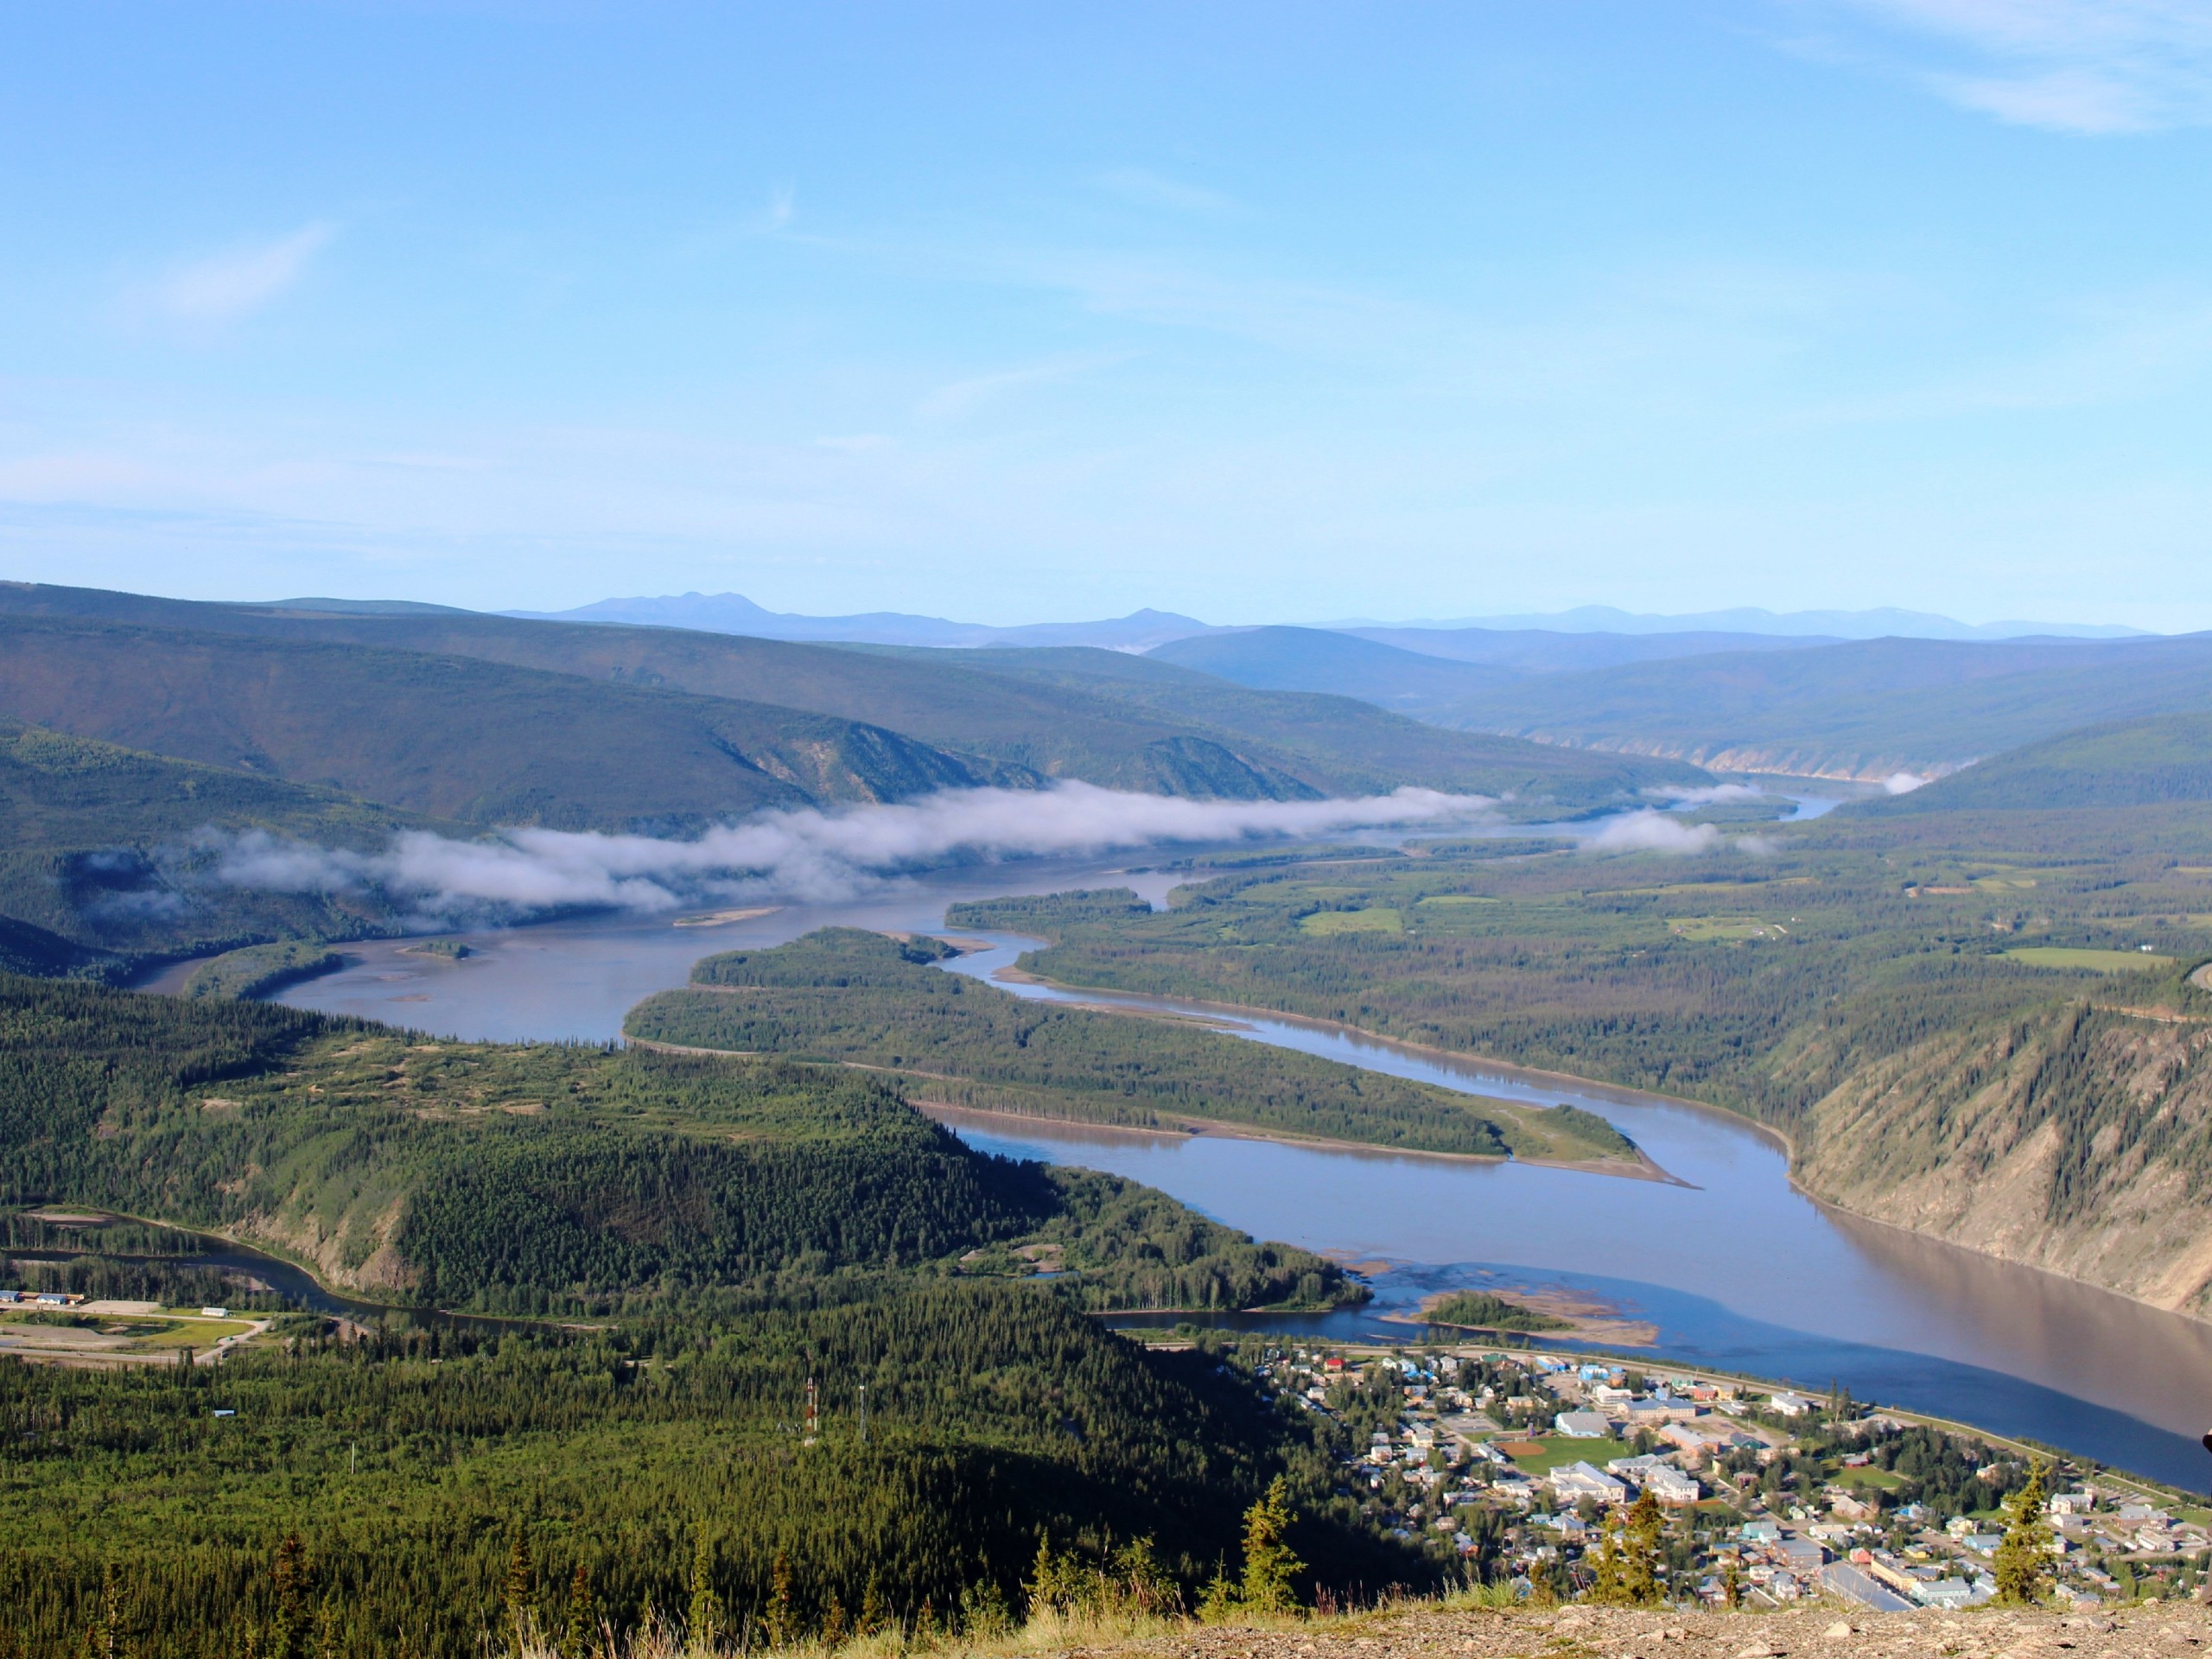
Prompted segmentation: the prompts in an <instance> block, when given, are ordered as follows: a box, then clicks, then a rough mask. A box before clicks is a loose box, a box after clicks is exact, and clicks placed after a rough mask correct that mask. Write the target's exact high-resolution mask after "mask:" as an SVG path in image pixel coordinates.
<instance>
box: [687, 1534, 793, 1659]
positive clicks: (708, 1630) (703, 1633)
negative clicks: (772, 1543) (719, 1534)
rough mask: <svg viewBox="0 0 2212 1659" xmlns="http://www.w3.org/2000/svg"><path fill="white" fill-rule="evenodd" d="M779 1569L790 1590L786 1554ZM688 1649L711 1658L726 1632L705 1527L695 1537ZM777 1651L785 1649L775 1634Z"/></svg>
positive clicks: (778, 1555) (779, 1560)
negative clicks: (716, 1645) (723, 1628)
mask: <svg viewBox="0 0 2212 1659" xmlns="http://www.w3.org/2000/svg"><path fill="white" fill-rule="evenodd" d="M776 1562H777V1566H778V1567H779V1569H780V1570H781V1571H782V1572H783V1573H784V1574H785V1581H786V1586H787V1587H788V1580H789V1575H790V1571H791V1569H790V1568H789V1567H787V1566H785V1564H784V1552H783V1551H781V1550H780V1549H779V1550H778V1551H777V1552H776ZM774 1616H775V1615H774V1611H773V1608H772V1607H771V1610H770V1614H769V1617H770V1619H771V1621H772V1620H773V1618H774ZM683 1623H684V1641H685V1645H686V1646H687V1647H688V1648H689V1649H690V1650H691V1651H692V1652H694V1653H702V1654H709V1653H712V1652H713V1651H714V1650H715V1642H716V1641H717V1640H718V1639H720V1637H721V1629H722V1604H721V1597H719V1596H717V1595H716V1594H715V1547H714V1545H713V1544H712V1543H711V1542H709V1541H708V1538H707V1529H706V1528H705V1527H703V1526H702V1527H699V1528H697V1529H696V1530H694V1531H693V1533H692V1535H691V1610H690V1616H689V1617H688V1618H685V1620H684V1622H683ZM773 1628H774V1626H773V1624H771V1630H773ZM769 1639H770V1640H771V1641H772V1643H774V1645H776V1646H777V1647H781V1646H783V1643H782V1641H781V1640H780V1639H779V1638H777V1637H775V1636H773V1635H771V1637H770V1638H769Z"/></svg>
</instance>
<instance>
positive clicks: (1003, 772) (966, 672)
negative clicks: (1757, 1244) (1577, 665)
mask: <svg viewBox="0 0 2212 1659" xmlns="http://www.w3.org/2000/svg"><path fill="white" fill-rule="evenodd" d="M0 616H12V617H16V618H22V619H33V618H47V619H53V620H57V621H59V620H68V621H70V622H73V624H75V625H76V626H80V627H81V626H98V627H102V628H109V629H112V628H115V627H118V626H128V627H133V628H140V629H145V628H152V629H156V630H158V631H160V632H162V633H163V634H175V633H189V634H211V635H218V636H223V635H227V636H230V637H232V639H233V640H239V639H247V638H251V639H263V640H264V641H266V642H267V645H265V646H264V650H266V651H271V652H274V651H277V649H278V648H279V647H280V646H300V645H314V644H321V645H326V646H336V645H352V646H356V647H360V648H364V649H366V650H369V651H372V652H413V653H418V654H423V655H426V656H429V657H431V658H468V659H471V660H474V661H478V662H483V663H493V664H501V665H503V666H506V667H509V668H514V669H529V670H537V671H542V672H547V673H557V674H562V675H565V676H569V677H574V678H578V679H583V680H588V681H591V682H594V683H597V684H599V685H601V686H602V687H605V688H610V689H611V688H616V687H621V688H632V689H635V688H649V689H657V690H661V691H664V692H683V693H688V694H690V695H691V696H696V697H701V698H706V699H711V700H714V701H715V702H721V701H724V700H728V701H730V702H736V703H738V704H740V705H741V706H743V705H772V706H773V707H774V708H775V709H777V710H779V711H780V714H781V715H784V716H787V717H789V718H790V719H791V720H792V721H798V719H799V715H798V712H797V711H805V712H806V713H808V714H812V715H824V716H829V718H830V720H831V721H838V722H849V723H850V725H852V726H855V727H859V728H878V729H880V730H882V731H887V732H892V733H896V734H901V735H902V736H903V737H904V738H905V739H906V740H908V741H909V742H911V743H913V744H918V745H919V746H924V747H930V748H933V749H935V750H937V751H938V752H940V753H944V754H948V755H952V756H956V757H958V758H959V759H958V762H957V764H958V765H959V766H961V767H963V768H964V769H965V770H966V771H968V772H976V773H981V774H988V775H990V776H992V777H993V778H995V779H996V780H998V781H1004V782H1015V781H1020V779H1024V778H1028V779H1046V778H1076V779H1083V780H1084V781H1086V782H1090V783H1095V784H1099V785H1103V786H1106V787H1109V788H1116V789H1134V790H1144V791H1151V792H1154V793H1162V794H1172V795H1188V796H1193V797H1197V798H1229V799H1293V798H1310V797H1313V796H1319V795H1351V794H1363V793H1369V792H1373V791H1386V792H1387V791H1389V790H1392V789H1395V788H1398V787H1400V786H1401V785H1420V786H1422V787H1427V788H1432V789H1441V790H1452V791H1466V792H1474V793H1483V794H1501V793H1504V792H1507V791H1519V792H1521V793H1522V794H1529V793H1531V792H1535V793H1540V794H1542V795H1544V796H1545V797H1547V798H1551V799H1554V800H1556V801H1559V802H1560V803H1563V804H1567V805H1568V806H1570V807H1576V808H1582V807H1587V806H1590V805H1593V804H1599V803H1600V802H1602V801H1605V800H1609V799H1611V798H1614V797H1615V796H1616V795H1618V793H1619V792H1620V791H1621V790H1622V789H1623V788H1624V787H1625V788H1626V789H1628V790H1630V791H1633V790H1634V789H1636V788H1639V787H1642V786H1643V785H1647V784H1656V783H1664V782H1669V781H1678V780H1681V779H1693V778H1694V773H1692V772H1690V771H1689V770H1688V769H1686V768H1683V767H1681V766H1673V765H1669V764H1668V763H1665V762H1638V761H1624V760H1620V759H1619V758H1611V759H1600V758H1595V757H1586V756H1577V755H1573V754H1561V753H1557V752H1555V751H1550V752H1548V751H1547V750H1546V749H1544V748H1543V747H1541V746H1539V745H1534V744H1529V743H1524V742H1521V741H1515V740H1502V739H1498V738H1494V737H1488V736H1482V735H1478V734H1472V733H1459V732H1446V731H1442V730H1439V729H1437V728H1433V727H1427V726H1422V725H1421V724H1418V723H1416V722H1414V721H1409V720H1404V719H1401V718H1399V717H1397V716H1395V715H1389V714H1387V713H1384V712H1383V711H1381V710H1378V709H1375V708H1373V707H1370V706H1369V705H1367V704H1364V703H1360V702H1353V701H1351V699H1349V698H1322V697H1310V696H1287V695H1281V694H1275V693H1271V692H1264V691H1252V690H1247V689H1245V688H1243V687H1240V686H1236V685H1232V684H1230V683H1227V682H1225V681H1222V680H1217V679H1214V678H1211V677H1208V676H1205V675H1203V674H1196V673H1191V672H1188V671H1180V672H1178V671H1173V670H1170V669H1168V668H1166V665H1164V664H1160V665H1156V666H1155V669H1154V673H1155V676H1163V675H1164V676H1172V677H1173V679H1174V680H1175V681H1176V685H1175V687H1174V688H1173V694H1172V695H1165V694H1160V693H1159V690H1158V688H1154V693H1153V694H1149V695H1147V696H1137V695H1135V688H1134V687H1133V686H1132V685H1131V684H1130V683H1128V682H1127V681H1126V680H1124V679H1122V677H1121V675H1120V674H1119V673H1118V672H1116V671H1115V670H1114V665H1115V664H1116V663H1117V661H1118V660H1121V659H1117V658H1116V653H1114V652H1103V651H1091V650H1077V651H1069V652H988V651H987V652H961V651H926V650H913V651H899V650H889V651H854V650H841V649H838V648H836V647H834V646H829V645H803V644H794V643H790V642H785V641H779V640H770V639H746V638H741V637H737V636H733V635H728V634H714V633H697V632H686V631H683V630H680V629H673V628H652V627H620V626H593V625H587V624H581V623H562V622H544V621H524V620H516V619H512V618H506V617H492V616H476V615H471V614H469V613H458V612H438V613H416V612H404V613H391V614H383V613H377V614H365V613H344V614H331V613H307V612H301V611H296V610H282V609H277V608H274V607H266V606H243V605H207V604H194V603H189V602H186V601H173V600H159V599H149V598H144V597H142V596H139V595H137V594H111V593H105V592H101V591H99V590H96V589H90V588H51V587H37V586H32V585H29V584H22V585H14V586H10V585H4V584H0ZM240 648H241V647H239V646H238V645H232V647H230V649H232V650H238V649H240ZM1031 657H1053V658H1077V659H1081V660H1083V661H1085V662H1087V663H1094V664H1095V663H1103V664H1106V665H1107V671H1105V672H1103V673H1098V672H1092V673H1085V674H1082V675H1077V676H1073V677H1070V676H1065V675H1063V676H1037V675H1029V674H1024V675H1022V676H1020V677H1018V679H1017V680H1016V682H1015V683H1011V684H1010V683H1008V676H1007V674H1005V673H1003V672H989V671H988V670H991V669H994V668H996V669H1004V668H1006V667H1007V663H1006V662H1005V661H1004V660H1002V659H1007V658H1031ZM979 670H984V671H986V672H979ZM319 671H320V670H318V672H319ZM494 683H500V682H494ZM530 695H531V696H541V697H542V696H546V695H549V694H547V693H546V692H544V691H543V688H537V689H535V690H532V691H531V693H530ZM576 706H577V707H579V708H582V709H588V710H592V711H598V710H599V709H601V705H600V704H599V703H597V702H592V701H589V700H586V701H584V702H581V703H579V704H577V705H576ZM624 706H626V705H617V707H624ZM0 712H16V713H22V714H23V717H25V718H29V719H33V720H38V719H41V715H38V714H35V713H26V712H24V711H23V710H20V709H15V708H14V706H13V705H12V704H11V703H9V702H4V701H0ZM615 717H616V716H615V715H613V714H612V713H598V712H594V715H593V718H594V721H599V722H601V723H604V722H606V721H612V720H613V719H614V718H615ZM628 717H630V718H635V717H636V716H635V715H634V714H632V715H629V716H628ZM693 717H694V718H701V719H703V718H705V716H703V715H696V712H695V715H694V716H693ZM745 718H746V719H747V721H751V722H753V723H752V724H749V725H745V726H743V727H741V728H739V731H738V733H736V734H733V740H732V741H735V742H737V744H738V746H739V747H740V748H741V750H743V751H744V752H745V753H747V755H752V756H753V758H754V759H755V760H759V761H760V764H761V765H763V766H764V767H765V768H766V770H767V771H769V772H772V773H773V774H774V775H775V776H777V777H779V778H782V779H785V781H788V782H791V783H793V784H795V785H798V787H800V788H802V789H805V790H808V791H812V792H814V793H815V794H817V796H818V797H820V798H829V799H847V798H854V796H855V792H856V791H855V788H851V787H838V786H833V782H832V779H833V774H834V768H833V769H832V772H825V773H824V774H823V779H824V781H823V785H822V786H821V787H819V788H817V785H816V783H815V782H814V781H813V779H811V778H810V775H809V773H808V772H807V766H806V765H805V764H804V762H802V760H800V759H799V758H798V756H797V755H796V754H795V753H793V752H792V749H791V745H789V744H785V745H782V746H780V747H773V748H772V753H773V755H774V757H775V758H774V759H773V760H760V756H758V755H755V754H754V749H755V748H756V747H761V746H767V745H770V744H771V739H770V737H769V736H767V735H765V734H764V728H763V727H762V725H761V724H760V722H762V721H766V719H767V716H766V715H763V714H762V713H761V712H760V709H758V708H753V709H750V710H749V712H748V713H747V715H746V716H745ZM821 726H822V722H820V721H817V722H815V723H814V725H812V726H807V725H804V724H801V725H793V726H791V727H789V728H788V729H789V730H790V731H791V732H795V733H798V734H799V738H798V741H799V742H800V744H801V745H802V747H806V746H811V747H819V745H820V744H822V743H823V742H824V741H828V740H826V739H824V738H823V737H821V736H820V735H818V734H816V735H810V734H815V733H816V732H817V728H820V727H821ZM66 729H71V730H78V729H82V728H78V727H67V728H66ZM767 729H772V730H778V731H780V730H783V729H785V728H774V727H773V726H772V723H771V727H770V728H767ZM96 735H111V734H108V733H105V732H103V733H97V734H96ZM118 741H129V742H134V743H138V744H139V746H140V747H149V748H155V749H158V750H160V751H161V752H162V753H191V754H192V755H193V756H194V758H203V757H202V756H201V753H200V751H199V750H196V749H195V750H190V751H185V750H172V749H168V748H164V747H162V745H161V744H159V743H155V742H149V741H143V739H142V738H137V737H124V738H120V739H118ZM657 741H665V740H657ZM809 752H811V748H809ZM221 758H222V759H225V760H227V759H228V757H221ZM571 764H579V762H571ZM816 764H817V765H819V764H820V763H818V762H817V763H816ZM842 764H844V765H845V766H846V768H847V770H849V771H850V772H852V773H853V774H854V776H855V779H859V780H860V784H861V785H863V787H861V788H860V790H859V791H858V792H860V793H861V794H862V795H864V796H869V795H870V792H871V791H872V796H871V798H888V797H889V796H892V795H895V794H898V793H901V792H905V793H911V792H912V788H911V787H907V786H903V785H899V783H898V774H896V773H884V774H881V775H880V776H879V775H878V774H877V773H876V772H872V771H871V770H870V767H869V766H868V764H865V763H864V762H863V761H862V760H860V759H856V758H855V759H850V760H845V761H843V762H842ZM878 764H879V765H880V764H881V763H880V762H879V763H878ZM779 765H780V766H782V768H783V770H780V771H779V770H778V767H779ZM288 775H292V774H288ZM297 775H302V776H312V777H314V778H315V779H317V780H320V779H321V774H297ZM495 775H496V774H495ZM550 775H551V776H554V777H556V778H557V777H558V776H559V775H560V774H559V773H558V772H555V773H553V774H550ZM363 792H366V793H370V794H372V795H373V796H374V798H378V799H391V798H392V797H389V796H385V795H377V794H375V791H373V790H368V789H364V791H363ZM425 810H442V811H449V812H450V811H454V807H453V806H452V805H451V804H447V805H441V806H435V807H430V808H427V809H425ZM454 815H455V816H471V817H483V816H484V814H483V813H482V812H480V811H471V812H468V813H460V812H455V813H454Z"/></svg>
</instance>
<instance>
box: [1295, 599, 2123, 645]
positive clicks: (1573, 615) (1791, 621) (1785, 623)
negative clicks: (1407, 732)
mask: <svg viewBox="0 0 2212 1659" xmlns="http://www.w3.org/2000/svg"><path fill="white" fill-rule="evenodd" d="M1319 626H1323V627H1329V628H1336V629H1339V630H1344V631H1349V630H1351V629H1355V628H1357V629H1362V630H1365V629H1370V628H1373V629H1382V628H1393V629H1410V628H1437V629H1448V628H1490V629H1495V630H1500V631H1510V630H1514V629H1520V628H1544V629H1548V630H1550V631H1551V632H1556V633H1697V632H1714V633H1763V634H1770V635H1780V636H1783V637H1785V638H1789V637H1795V636H1797V635H1805V634H1819V635H1825V636H1826V637H1827V638H1828V639H2145V638H2152V637H2155V636H2152V635H2150V634H2148V633H2147V632H2146V631H2145V630H2144V629H2142V628H2129V627H2122V626H2119V625H2118V624H2116V623H2108V622H1979V623H1976V622H1961V621H1958V620H1955V618H1952V617H1948V616H1937V615H1936V614H1934V613H1932V612H1929V611H1904V610H1898V609H1897V608H1895V607H1882V608H1880V609H1878V610H1871V611H1783V612H1776V611H1768V610H1761V609H1759V608H1758V607H1755V606H1742V607H1738V608H1736V609H1734V610H1727V611H1699V612H1696V613H1693V614H1690V615H1687V616H1654V615H1649V614H1647V613H1639V612H1634V611H1624V610H1620V609H1618V608H1617V607H1613V606H1611V605H1579V606H1577V607H1575V608H1574V609H1573V610H1571V611H1554V612H1550V613H1546V614H1543V615H1525V616H1474V617H1462V618H1459V619H1458V620H1452V621H1438V622H1395V623H1391V622H1377V621H1372V620H1354V621H1348V622H1328V623H1322V624H1320V625H1319Z"/></svg>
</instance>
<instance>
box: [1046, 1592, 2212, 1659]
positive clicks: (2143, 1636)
mask: <svg viewBox="0 0 2212 1659" xmlns="http://www.w3.org/2000/svg"><path fill="white" fill-rule="evenodd" d="M2208 1644H2212V1609H2208V1608H2205V1607H2203V1606H2200V1605H2196V1604H2193V1603H2150V1604H2145V1605H2139V1606H2133V1607H2128V1608H2124V1609H2121V1610H2120V1611H2115V1612H2112V1613H2103V1612H2087V1613H2060V1612H2056V1611H2043V1610H2040V1609H2037V1610H2030V1611H1999V1610H1998V1609H1994V1608H1983V1609H1978V1610H1976V1611H1971V1612H1963V1613H1940V1612H1933V1611H1923V1612H1910V1613H1863V1612H1856V1613H1855V1612H1847V1611H1841V1610H1839V1609H1837V1608H1836V1607H1834V1606H1833V1605H1825V1606H1815V1607H1808V1608H1804V1609H1802V1610H1796V1611H1788V1612H1767V1613H1678V1612H1645V1611H1631V1610H1627V1609H1610V1608H1586V1607H1567V1608H1562V1609H1560V1610H1559V1611H1557V1612H1490V1611H1466V1612H1439V1611H1429V1610H1421V1611H1408V1612H1403V1613H1395V1614H1377V1615H1374V1616H1370V1617H1367V1618H1351V1619H1341V1620H1331V1621H1327V1622H1325V1623H1317V1624H1313V1625H1309V1626H1306V1627H1302V1628H1299V1629H1293V1630H1267V1631H1262V1630H1197V1629H1193V1630H1188V1631H1184V1632H1178V1633H1177V1634H1176V1635H1174V1636H1172V1637H1156V1638H1154V1639H1152V1640H1150V1641H1143V1642H1131V1643H1127V1644H1111V1645H1099V1646H1093V1647H1083V1646H1076V1645H1071V1646H1070V1647H1069V1648H1068V1649H1065V1651H1068V1652H1071V1653H1096V1654H1102V1655H1103V1654H1109V1653H1111V1654H1119V1655H1128V1656H1135V1655H1138V1654H1158V1655H1160V1656H1162V1659H1168V1656H1173V1659H1441V1656H1446V1655H1473V1656H1477V1659H1675V1656H1678V1655H1679V1656H1681V1659H1799V1656H1802V1659H2034V1656H2044V1655H2047V1656H2050V1659H2107V1656H2109V1659H2159V1656H2164V1655H2175V1656H2180V1655H2185V1654H2191V1653H2196V1652H2199V1651H2202V1649H2205V1648H2206V1647H2207V1645H2208Z"/></svg>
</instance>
